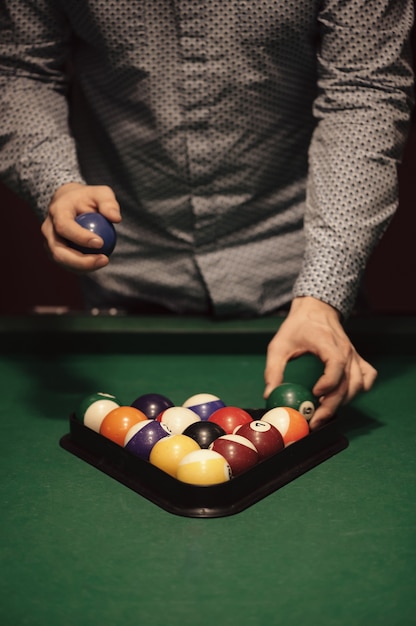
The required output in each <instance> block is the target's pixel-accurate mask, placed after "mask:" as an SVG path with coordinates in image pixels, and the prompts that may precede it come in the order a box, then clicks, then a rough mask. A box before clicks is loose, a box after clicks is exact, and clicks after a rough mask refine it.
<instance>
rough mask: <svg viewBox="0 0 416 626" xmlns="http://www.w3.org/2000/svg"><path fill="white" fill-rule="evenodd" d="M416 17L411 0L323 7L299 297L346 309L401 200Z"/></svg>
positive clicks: (336, 1) (359, 0) (340, 1)
mask: <svg viewBox="0 0 416 626" xmlns="http://www.w3.org/2000/svg"><path fill="white" fill-rule="evenodd" d="M412 23H413V3H412V2H411V1H410V0H349V1H345V0H327V1H326V2H324V3H323V8H322V10H321V12H320V14H319V26H320V35H321V36H320V46H319V54H318V72H319V74H318V94H317V98H316V100H315V103H314V115H315V117H316V120H317V125H316V129H315V132H314V135H313V138H312V141H311V145H310V150H309V174H308V184H307V196H306V212H305V220H304V229H305V238H306V251H305V256H304V261H303V266H302V270H301V272H300V275H299V277H298V280H297V282H296V283H295V287H294V296H305V295H310V296H314V297H316V298H318V299H320V300H323V301H324V302H327V303H329V304H331V305H332V306H334V307H335V308H336V309H338V310H339V311H340V312H341V313H342V314H343V316H345V317H346V316H348V315H349V314H350V312H351V309H352V307H353V304H354V301H355V298H356V294H357V290H358V285H359V282H360V278H361V276H362V273H363V271H364V268H365V265H366V262H367V260H368V258H369V256H370V253H371V251H372V250H373V248H374V246H375V244H376V243H377V241H378V240H379V239H380V237H381V236H382V234H383V232H384V231H385V229H386V227H387V225H388V223H389V221H390V219H391V217H392V215H393V214H394V212H395V209H396V208H397V204H398V190H397V166H398V163H399V161H400V158H401V155H402V151H403V148H404V144H405V140H406V136H407V132H408V123H409V119H410V112H411V108H412V101H413V74H412V67H411V48H410V31H411V27H412Z"/></svg>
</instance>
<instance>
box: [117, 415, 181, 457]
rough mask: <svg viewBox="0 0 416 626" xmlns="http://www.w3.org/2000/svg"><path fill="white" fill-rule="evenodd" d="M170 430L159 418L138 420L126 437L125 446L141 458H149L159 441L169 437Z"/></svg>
mask: <svg viewBox="0 0 416 626" xmlns="http://www.w3.org/2000/svg"><path fill="white" fill-rule="evenodd" d="M171 434H172V433H171V432H170V430H169V429H168V428H167V426H165V424H162V423H161V422H158V421H157V420H152V419H147V420H143V421H142V422H137V424H134V426H132V427H131V428H130V429H129V430H128V431H127V434H126V436H125V438H124V447H125V448H126V450H128V451H129V452H132V453H133V454H134V455H135V456H138V457H140V458H141V459H145V460H146V461H148V460H149V456H150V452H151V451H152V448H153V446H154V445H155V444H156V442H157V441H160V439H163V437H169V436H170V435H171Z"/></svg>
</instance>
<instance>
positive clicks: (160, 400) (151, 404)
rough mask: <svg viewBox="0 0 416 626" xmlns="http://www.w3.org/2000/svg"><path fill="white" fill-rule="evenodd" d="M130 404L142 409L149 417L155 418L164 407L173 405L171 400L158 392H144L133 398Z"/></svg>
mask: <svg viewBox="0 0 416 626" xmlns="http://www.w3.org/2000/svg"><path fill="white" fill-rule="evenodd" d="M131 406H133V407H135V408H136V409H139V411H142V412H143V413H144V414H145V415H146V416H147V417H148V418H149V419H151V420H153V419H156V418H157V416H158V415H159V414H160V413H162V411H164V410H165V409H168V408H169V407H171V406H173V402H172V400H170V399H169V398H167V397H166V396H163V395H161V394H160V393H145V394H143V395H141V396H139V397H138V398H136V399H135V400H134V402H132V403H131Z"/></svg>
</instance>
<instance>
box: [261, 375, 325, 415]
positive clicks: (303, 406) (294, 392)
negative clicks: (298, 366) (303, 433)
mask: <svg viewBox="0 0 416 626" xmlns="http://www.w3.org/2000/svg"><path fill="white" fill-rule="evenodd" d="M317 403H318V399H317V398H316V397H315V396H314V395H313V393H312V392H311V391H309V389H307V388H306V387H304V386H303V385H299V384H297V383H283V384H281V385H279V386H278V387H276V388H275V389H273V391H272V392H271V393H270V395H269V397H268V398H267V400H266V409H273V408H274V407H278V406H290V407H292V409H296V410H297V411H299V413H302V415H303V416H304V417H305V418H306V419H307V420H308V421H309V420H310V419H311V418H312V416H313V414H314V413H315V410H316V407H317Z"/></svg>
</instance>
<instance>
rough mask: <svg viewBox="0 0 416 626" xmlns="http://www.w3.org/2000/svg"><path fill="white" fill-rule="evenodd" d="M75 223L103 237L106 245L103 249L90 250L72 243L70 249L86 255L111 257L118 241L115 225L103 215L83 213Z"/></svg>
mask: <svg viewBox="0 0 416 626" xmlns="http://www.w3.org/2000/svg"><path fill="white" fill-rule="evenodd" d="M75 221H76V222H77V223H78V224H79V225H80V226H82V227H83V228H86V229H87V230H89V231H90V232H91V233H94V234H95V235H98V236H99V237H101V239H102V240H103V242H104V244H103V245H102V246H101V248H88V247H86V246H79V245H77V244H76V243H73V242H72V241H70V242H69V245H70V247H71V248H74V249H75V250H78V251H79V252H83V253H84V254H105V255H106V256H110V254H111V253H112V252H113V250H114V248H115V245H116V241H117V235H116V230H115V228H114V226H113V224H112V223H111V222H110V221H109V220H108V219H106V218H105V217H104V216H103V215H101V213H82V214H81V215H78V216H77V217H76V218H75Z"/></svg>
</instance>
